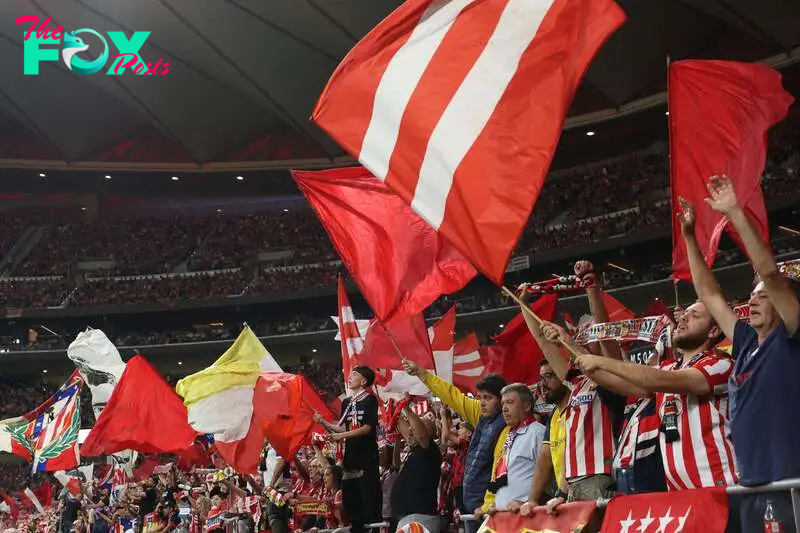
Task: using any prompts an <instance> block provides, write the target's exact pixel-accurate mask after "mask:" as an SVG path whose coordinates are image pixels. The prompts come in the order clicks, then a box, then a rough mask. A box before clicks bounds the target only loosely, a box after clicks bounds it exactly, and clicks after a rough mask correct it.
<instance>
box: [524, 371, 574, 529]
mask: <svg viewBox="0 0 800 533" xmlns="http://www.w3.org/2000/svg"><path fill="white" fill-rule="evenodd" d="M539 382H540V383H541V387H542V390H544V391H545V397H544V399H545V401H546V402H547V403H548V404H554V405H555V408H554V409H553V412H552V413H551V414H550V421H549V422H548V424H547V429H546V430H545V433H544V440H543V441H542V447H541V449H540V450H539V457H538V458H537V460H536V467H535V470H534V472H533V479H532V480H531V492H530V494H529V495H528V500H527V501H526V502H525V503H524V504H523V505H522V507H521V508H520V513H521V514H522V516H531V515H532V514H533V509H534V508H535V507H536V506H537V505H539V504H540V503H541V502H543V501H544V495H545V491H546V490H547V488H548V487H549V486H551V485H552V482H553V479H554V478H555V480H556V486H557V487H558V489H559V490H560V491H561V492H563V493H566V492H567V482H566V480H565V479H564V475H563V474H564V449H565V447H566V444H567V426H566V414H567V409H566V408H567V403H568V402H569V389H568V388H567V386H566V385H564V383H562V382H561V380H560V379H558V376H557V375H556V374H555V372H553V369H552V368H551V367H550V364H549V363H548V362H547V360H545V359H542V360H541V361H540V362H539Z"/></svg>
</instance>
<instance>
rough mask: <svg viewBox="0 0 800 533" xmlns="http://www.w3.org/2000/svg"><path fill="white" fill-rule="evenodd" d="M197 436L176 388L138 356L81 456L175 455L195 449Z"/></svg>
mask: <svg viewBox="0 0 800 533" xmlns="http://www.w3.org/2000/svg"><path fill="white" fill-rule="evenodd" d="M196 436H197V432H196V431H195V430H194V429H192V427H191V426H190V425H189V417H188V415H187V413H186V406H185V405H184V404H183V400H181V398H180V396H178V394H177V393H176V392H175V389H173V388H172V387H170V386H169V385H168V384H167V382H166V381H164V378H162V377H161V374H159V373H158V371H157V370H156V369H154V368H153V367H152V366H150V363H148V362H147V360H146V359H145V358H144V357H142V356H141V355H137V356H135V357H134V358H133V359H131V360H130V361H128V364H127V365H126V366H125V371H124V372H123V373H122V377H121V378H120V380H119V383H118V384H117V386H116V387H115V388H114V392H113V393H112V394H111V398H110V399H109V400H108V404H106V407H105V409H103V412H102V413H100V417H99V418H98V419H97V422H96V423H95V425H94V427H93V428H92V431H91V432H90V433H89V435H88V436H87V437H86V442H84V443H83V446H82V447H81V453H82V454H83V455H85V456H88V457H93V456H97V455H107V454H111V453H114V452H119V451H121V450H136V451H139V452H143V453H174V452H179V451H182V450H186V449H187V448H189V447H191V446H192V444H193V442H194V438H195V437H196Z"/></svg>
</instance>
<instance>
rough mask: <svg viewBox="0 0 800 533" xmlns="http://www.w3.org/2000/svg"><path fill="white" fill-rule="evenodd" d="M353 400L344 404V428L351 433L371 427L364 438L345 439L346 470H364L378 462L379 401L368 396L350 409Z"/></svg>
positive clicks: (347, 400) (344, 461) (344, 465)
mask: <svg viewBox="0 0 800 533" xmlns="http://www.w3.org/2000/svg"><path fill="white" fill-rule="evenodd" d="M351 401H352V399H351V398H345V400H344V401H343V402H342V416H344V415H345V414H346V415H347V416H345V419H344V426H345V428H346V429H347V430H348V431H350V430H351V429H358V428H360V427H363V426H367V425H368V426H370V431H369V433H368V434H367V435H364V436H363V437H354V438H351V439H345V444H344V460H343V461H342V468H343V469H344V470H363V469H364V468H365V466H366V465H370V464H371V463H373V462H374V463H375V465H376V466H377V461H378V434H377V427H378V400H377V399H376V398H375V396H373V395H372V394H367V395H366V396H364V397H362V398H361V399H360V400H358V401H357V402H356V403H355V405H353V407H352V409H349V407H350V402H351Z"/></svg>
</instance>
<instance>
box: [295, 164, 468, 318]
mask: <svg viewBox="0 0 800 533" xmlns="http://www.w3.org/2000/svg"><path fill="white" fill-rule="evenodd" d="M292 176H293V177H294V179H295V181H297V184H298V186H299V187H300V190H301V191H302V192H303V194H304V195H305V196H306V199H307V200H308V202H309V203H310V204H311V207H313V208H314V211H316V213H317V216H318V217H319V219H320V221H321V222H322V225H323V226H324V227H325V230H326V231H327V232H328V235H329V236H330V238H331V241H332V242H333V245H334V246H335V247H336V250H338V252H339V255H340V256H341V257H342V260H343V261H344V264H345V265H346V266H347V269H348V270H349V271H350V274H351V275H352V276H353V279H354V280H355V281H356V283H358V286H359V288H360V289H361V293H362V294H363V295H364V298H366V300H367V302H369V305H370V307H371V308H372V309H373V310H374V311H375V314H376V315H377V316H378V318H380V319H381V320H384V321H386V320H390V319H392V318H394V317H403V316H411V315H415V314H417V313H421V312H422V311H423V310H424V309H425V308H426V307H428V306H429V305H430V304H432V303H433V302H434V301H435V300H436V299H437V298H439V296H441V295H442V294H450V293H453V292H456V291H458V290H459V289H461V288H462V287H463V286H464V285H466V284H467V282H469V280H471V279H472V278H474V277H475V275H476V274H477V272H475V268H474V267H473V266H472V264H471V263H470V262H469V261H468V260H467V259H466V258H465V257H464V256H463V255H461V252H459V251H458V250H457V249H456V248H455V247H454V246H453V245H452V244H450V243H449V242H448V241H447V240H446V239H445V238H444V237H443V236H442V235H441V234H440V233H438V232H437V231H435V230H434V229H433V228H432V227H430V226H429V225H428V224H427V223H426V222H425V221H424V220H422V219H421V218H420V217H419V215H417V214H416V213H415V212H414V211H412V210H411V208H410V207H409V206H408V204H406V203H405V202H404V201H403V200H402V199H401V198H400V197H399V196H397V195H396V194H395V193H394V192H392V190H391V189H389V188H388V187H387V186H386V184H384V183H383V182H381V181H379V180H378V179H376V178H375V177H374V176H373V175H372V174H370V173H369V171H368V170H366V169H364V168H361V167H358V168H336V169H331V170H323V171H321V172H301V171H296V170H294V171H292Z"/></svg>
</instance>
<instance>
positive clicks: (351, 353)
mask: <svg viewBox="0 0 800 533" xmlns="http://www.w3.org/2000/svg"><path fill="white" fill-rule="evenodd" d="M339 337H340V343H341V347H342V373H343V374H344V382H345V385H346V384H347V378H348V376H349V375H350V369H351V368H353V367H354V366H358V365H359V364H360V363H358V356H359V354H360V353H361V351H362V350H363V348H364V340H363V339H362V338H361V332H360V331H358V324H357V323H356V317H355V315H353V308H352V307H350V300H349V299H348V298H347V291H345V290H344V282H343V281H342V277H341V276H339Z"/></svg>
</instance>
